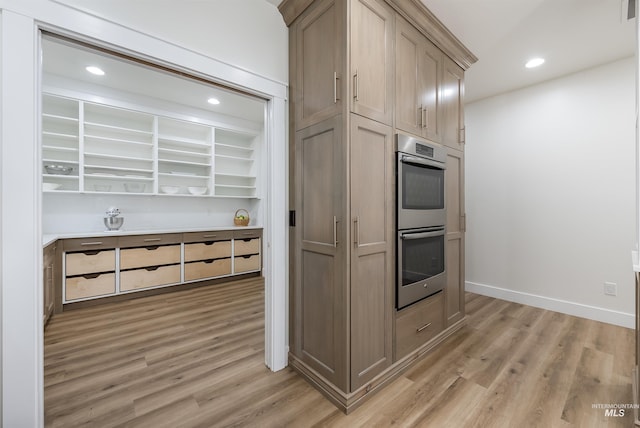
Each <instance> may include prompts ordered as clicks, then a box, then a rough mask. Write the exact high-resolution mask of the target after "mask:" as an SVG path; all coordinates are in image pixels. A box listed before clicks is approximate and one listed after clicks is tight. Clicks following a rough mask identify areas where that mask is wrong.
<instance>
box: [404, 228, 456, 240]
mask: <svg viewBox="0 0 640 428" xmlns="http://www.w3.org/2000/svg"><path fill="white" fill-rule="evenodd" d="M444 234H445V230H444V229H440V230H436V231H433V232H418V233H405V234H402V235H400V239H423V238H433V237H435V236H444Z"/></svg>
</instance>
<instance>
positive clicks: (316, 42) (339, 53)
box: [292, 0, 345, 130]
mask: <svg viewBox="0 0 640 428" xmlns="http://www.w3.org/2000/svg"><path fill="white" fill-rule="evenodd" d="M342 8H343V3H342V1H341V0H324V1H322V2H320V4H319V5H318V6H317V7H315V8H314V9H313V10H312V11H311V12H310V13H309V14H308V15H307V16H305V17H304V18H303V19H301V20H300V22H299V23H297V24H296V25H295V26H294V27H292V31H294V33H295V40H296V52H295V61H296V73H297V76H296V85H295V87H294V88H293V90H294V91H295V92H294V100H293V103H294V104H295V112H296V120H295V128H296V130H300V129H304V128H306V127H307V126H309V125H312V124H314V123H318V122H321V121H322V120H324V119H327V118H329V117H331V116H333V115H335V114H338V113H340V111H341V107H342V99H343V97H344V93H345V90H344V87H345V84H344V80H345V79H344V76H343V74H344V49H343V48H342V47H341V46H342V45H343V43H344V32H343V28H344V24H343V22H344V19H345V18H344V13H343V11H342Z"/></svg>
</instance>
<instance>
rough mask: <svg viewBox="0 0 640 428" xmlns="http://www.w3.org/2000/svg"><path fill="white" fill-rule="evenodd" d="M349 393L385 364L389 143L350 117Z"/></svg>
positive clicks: (381, 129)
mask: <svg viewBox="0 0 640 428" xmlns="http://www.w3.org/2000/svg"><path fill="white" fill-rule="evenodd" d="M351 119H352V122H351V123H352V128H351V168H350V169H351V214H352V232H351V237H352V239H351V243H350V246H351V247H352V250H351V391H354V390H356V389H357V388H359V387H361V386H363V385H364V384H366V383H367V382H368V381H370V380H371V379H373V377H375V376H376V375H377V374H378V373H380V372H381V371H382V370H384V369H385V368H386V367H388V366H389V365H390V364H391V360H392V355H391V352H392V345H393V343H392V340H391V330H392V319H391V314H392V308H393V264H392V260H393V229H394V220H393V158H394V156H393V145H392V141H393V139H392V134H391V128H390V127H388V126H385V125H382V124H380V123H378V122H374V121H372V120H370V119H365V118H362V117H360V116H356V115H352V117H351Z"/></svg>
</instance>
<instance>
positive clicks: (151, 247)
mask: <svg viewBox="0 0 640 428" xmlns="http://www.w3.org/2000/svg"><path fill="white" fill-rule="evenodd" d="M144 248H145V249H146V250H147V251H155V250H157V249H158V248H160V247H159V246H157V245H152V246H150V247H144Z"/></svg>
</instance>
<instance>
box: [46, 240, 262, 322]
mask: <svg viewBox="0 0 640 428" xmlns="http://www.w3.org/2000/svg"><path fill="white" fill-rule="evenodd" d="M57 242H59V243H60V245H59V248H60V250H58V252H56V253H55V254H56V255H55V256H53V259H54V261H53V265H52V264H51V263H50V257H51V256H50V255H49V254H50V253H48V252H47V251H50V250H49V247H47V251H45V259H44V261H45V264H44V272H43V279H44V281H45V283H44V286H45V288H44V292H45V299H44V300H45V308H44V315H45V320H46V317H47V315H46V314H47V307H48V306H47V302H49V300H47V299H48V298H50V299H53V309H54V311H55V312H60V311H62V310H63V306H64V305H68V306H77V305H78V304H82V303H86V302H85V301H88V300H102V301H109V300H110V299H105V297H113V299H118V298H122V297H123V295H125V294H127V295H130V294H131V292H134V291H140V290H144V291H145V293H146V294H150V293H153V292H154V289H158V288H161V287H166V286H173V285H180V284H183V283H186V282H189V283H196V282H199V283H203V284H204V283H209V282H211V280H215V281H218V280H220V279H222V278H224V277H231V276H233V275H240V274H243V275H245V274H260V272H261V270H262V230H261V229H248V228H247V229H235V230H216V231H203V232H188V233H163V234H144V235H121V236H118V237H113V236H109V237H95V238H91V237H89V238H74V239H64V240H61V241H57ZM234 248H235V251H234ZM58 259H59V260H64V275H58V274H57V273H54V272H60V271H61V268H59V267H58V261H57V260H58ZM51 269H52V270H53V272H52V270H51ZM63 276H64V278H63V282H62V285H58V284H59V283H58V282H57V281H56V278H58V277H60V278H62V277H63ZM48 280H53V282H54V293H53V294H52V295H51V296H50V297H48V296H47V294H46V293H47V284H48V283H47V281H48ZM193 285H194V284H190V286H193ZM49 306H50V304H49ZM80 306H81V305H80Z"/></svg>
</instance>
